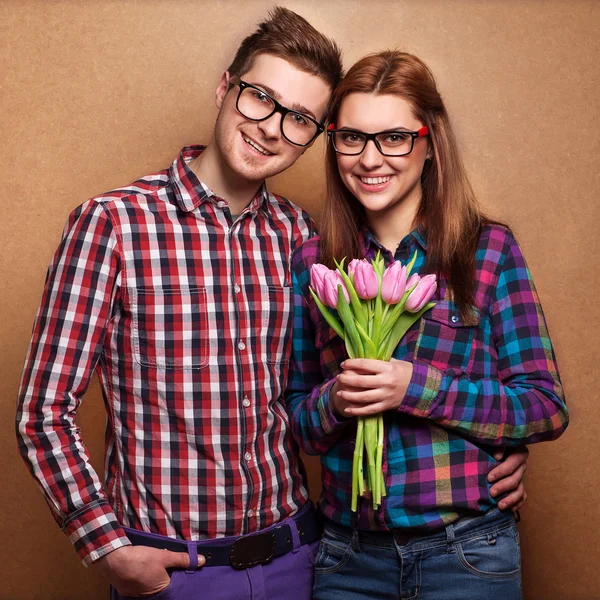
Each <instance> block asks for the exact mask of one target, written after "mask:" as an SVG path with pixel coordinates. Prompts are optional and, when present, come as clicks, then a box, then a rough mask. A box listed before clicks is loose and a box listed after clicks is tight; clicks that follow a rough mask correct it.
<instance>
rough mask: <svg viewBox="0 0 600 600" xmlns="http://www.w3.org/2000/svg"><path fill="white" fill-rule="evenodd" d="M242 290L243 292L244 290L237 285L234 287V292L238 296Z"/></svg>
mask: <svg viewBox="0 0 600 600" xmlns="http://www.w3.org/2000/svg"><path fill="white" fill-rule="evenodd" d="M241 290H242V288H241V287H240V286H239V285H238V284H237V283H236V284H235V285H234V286H233V291H234V292H235V293H236V294H239V293H240V291H241Z"/></svg>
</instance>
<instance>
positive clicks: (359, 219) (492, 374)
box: [287, 52, 568, 600]
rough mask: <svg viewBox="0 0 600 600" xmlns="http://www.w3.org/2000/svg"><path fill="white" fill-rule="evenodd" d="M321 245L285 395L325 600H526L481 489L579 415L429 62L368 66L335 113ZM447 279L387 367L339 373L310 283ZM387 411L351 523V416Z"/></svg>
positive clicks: (401, 56) (310, 255)
mask: <svg viewBox="0 0 600 600" xmlns="http://www.w3.org/2000/svg"><path fill="white" fill-rule="evenodd" d="M332 102H333V105H332V106H333V109H332V116H331V123H332V124H331V126H330V129H329V136H330V144H329V146H328V149H327V153H328V156H327V180H328V188H329V189H328V198H327V205H326V208H325V214H324V222H323V226H322V229H321V231H322V234H321V237H320V238H314V239H313V240H310V241H309V242H307V243H305V244H304V245H303V246H302V247H301V248H300V249H299V250H298V251H297V253H296V255H295V257H294V260H293V278H294V294H295V321H294V340H293V360H292V363H291V368H290V382H289V388H288V393H287V402H288V408H289V414H290V418H291V422H292V428H293V431H294V435H295V437H296V439H297V441H298V443H299V444H300V446H301V448H302V449H303V450H304V451H305V452H307V453H309V454H320V455H321V456H322V458H321V463H322V470H323V492H322V496H321V501H320V506H321V510H322V512H323V514H324V516H325V534H324V538H323V541H322V543H321V547H320V550H319V554H318V556H317V559H316V566H315V567H316V568H315V589H314V597H315V598H316V599H317V600H328V599H330V598H344V599H345V600H353V599H358V598H369V599H373V598H417V597H418V598H419V600H465V599H467V598H468V599H471V600H477V599H485V600H494V599H498V600H513V599H518V598H521V578H520V553H519V542H518V533H517V530H516V527H515V518H514V516H513V513H512V512H507V511H505V510H501V509H502V508H504V507H503V504H502V502H499V500H501V498H498V497H494V494H493V492H492V491H491V490H493V487H492V486H491V485H490V484H489V482H488V479H487V478H488V473H489V472H490V470H491V469H492V468H493V467H494V466H495V465H496V464H497V461H496V459H495V458H494V456H495V455H496V456H497V454H496V452H497V451H498V449H500V448H502V449H510V448H515V447H518V446H519V445H521V444H529V443H533V442H540V441H543V440H550V439H554V438H556V437H558V436H559V435H560V434H561V433H562V432H563V431H564V429H565V427H566V426H567V422H568V417H567V409H566V407H565V403H564V398H563V392H562V387H561V383H560V379H559V375H558V371H557V366H556V362H555V359H554V353H553V350H552V345H551V342H550V338H549V337H548V331H547V329H546V324H545V321H544V317H543V314H542V309H541V306H540V303H539V300H538V297H537V294H536V291H535V288H534V285H533V282H532V280H531V276H530V273H529V271H528V269H527V266H526V264H525V261H524V259H523V256H522V254H521V251H520V249H519V246H518V245H517V242H516V241H515V239H514V237H513V235H512V233H511V231H510V230H509V229H508V228H507V227H506V226H504V225H501V224H498V223H494V222H491V221H490V220H488V219H486V218H485V217H484V215H483V214H482V213H481V211H480V209H479V207H478V206H477V203H476V200H475V197H474V194H473V191H472V189H471V186H470V184H469V182H468V179H467V176H466V173H465V169H464V167H463V164H462V161H461V157H460V154H459V152H458V148H457V144H456V139H455V136H454V133H453V131H452V127H451V125H450V121H449V118H448V114H447V112H446V109H445V107H444V104H443V102H442V99H441V97H440V94H439V93H438V91H437V88H436V85H435V81H434V78H433V76H432V74H431V72H430V71H429V69H428V68H427V66H426V65H425V64H424V63H423V62H422V61H420V60H419V59H418V58H416V57H414V56H412V55H410V54H406V53H402V52H383V53H381V54H377V55H371V56H367V57H365V58H363V59H362V60H360V61H359V62H358V63H356V64H355V65H354V66H353V67H352V68H351V69H350V71H349V72H348V74H347V76H346V77H345V79H344V81H343V82H342V84H341V85H340V86H339V87H338V88H337V91H336V92H335V94H334V97H333V101H332ZM377 252H381V253H382V255H383V257H384V258H385V260H386V263H387V264H391V263H392V261H395V260H400V261H402V262H408V261H409V260H410V258H411V257H412V256H413V254H414V253H415V252H416V253H417V261H416V264H415V269H416V271H417V272H418V273H419V274H420V275H424V274H426V273H436V274H437V276H438V289H437V292H436V295H435V296H434V298H433V300H434V301H435V302H436V304H435V306H434V307H433V309H431V310H430V311H429V312H426V313H425V314H424V315H423V317H422V318H421V319H420V320H419V321H418V322H417V323H416V324H415V325H414V326H413V327H412V328H411V329H410V330H409V331H408V333H407V335H406V336H405V338H404V339H403V340H402V341H401V342H400V344H399V346H398V348H397V349H396V351H395V354H394V359H393V360H392V361H391V362H383V361H376V360H367V359H354V360H350V359H346V358H345V357H346V354H345V350H344V345H343V341H342V340H341V339H340V338H339V337H337V335H336V334H335V333H334V332H333V330H332V329H331V328H330V327H329V326H328V324H327V323H326V322H325V321H324V319H323V318H322V317H321V315H320V313H319V311H318V309H317V307H316V306H315V303H314V302H313V300H312V298H311V296H310V294H309V291H308V286H309V284H310V268H311V266H312V265H313V264H315V263H317V262H320V263H324V264H326V265H328V266H330V267H332V268H333V259H334V258H336V259H341V258H343V257H346V264H348V262H349V261H350V260H351V259H353V258H367V259H371V258H374V257H375V255H376V253H377ZM377 413H383V415H384V423H385V449H384V476H385V484H386V492H387V496H386V497H384V499H383V504H382V506H381V507H380V508H379V509H378V510H376V511H375V510H373V508H372V503H371V502H369V501H368V500H365V499H363V500H362V501H361V502H359V505H358V510H357V512H356V513H353V512H352V511H351V492H352V474H351V469H352V454H353V445H354V439H355V435H356V417H358V416H365V415H371V414H377Z"/></svg>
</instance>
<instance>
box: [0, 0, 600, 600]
mask: <svg viewBox="0 0 600 600" xmlns="http://www.w3.org/2000/svg"><path fill="white" fill-rule="evenodd" d="M282 4H283V5H285V6H288V7H290V8H292V9H294V10H297V12H299V13H300V14H302V15H303V16H304V17H306V18H307V19H308V20H309V21H310V22H311V23H312V24H313V25H315V26H316V27H317V28H318V29H321V30H322V31H324V32H326V33H328V34H329V35H331V36H333V37H334V38H335V39H336V40H337V41H338V43H340V44H341V46H342V47H343V49H344V51H345V64H346V65H347V66H349V65H350V64H351V63H352V62H354V61H355V60H356V59H357V58H359V57H360V56H362V55H364V54H366V53H368V52H371V51H376V50H379V49H383V48H386V47H399V48H401V49H405V50H408V51H411V52H414V53H415V54H417V55H418V56H420V57H421V58H423V59H424V60H425V61H426V62H427V63H428V64H429V65H430V67H431V68H432V70H433V72H434V74H435V75H436V77H437V80H438V84H439V88H440V89H441V91H442V94H443V96H444V97H445V99H446V102H447V105H448V107H449V110H450V113H451V115H452V117H453V120H454V124H455V127H456V129H457V131H458V134H459V139H460V142H461V145H462V148H463V151H464V156H465V160H466V163H467V167H468V170H469V173H470V175H471V177H472V182H473V185H474V187H475V190H476V192H477V193H478V195H479V197H480V199H481V202H482V203H483V205H484V206H485V208H486V210H487V211H488V212H489V213H490V214H491V215H492V216H494V217H496V218H498V219H500V220H503V221H507V222H509V223H510V224H511V225H512V226H513V229H514V231H515V233H516V235H517V237H518V239H519V241H520V243H521V246H522V248H523V251H524V253H525V256H526V257H527V260H528V262H529V266H530V268H531V270H532V272H533V276H534V279H535V282H536V285H537V287H538V291H539V293H540V296H541V299H542V302H543V306H544V310H545V313H546V317H547V320H548V323H549V327H550V331H551V335H552V339H553V342H554V345H555V349H556V352H557V356H558V359H559V364H560V368H561V375H562V378H563V382H564V384H565V388H566V392H567V400H568V403H569V407H570V410H571V425H570V428H569V429H568V430H567V433H566V434H565V436H564V437H563V438H562V439H561V440H559V441H558V442H556V443H553V444H543V445H541V446H537V447H532V448H531V457H530V461H529V471H528V476H527V491H528V494H529V502H528V503H527V506H526V508H525V509H524V510H523V511H522V516H523V521H522V523H521V526H520V532H521V540H522V553H523V569H524V589H525V597H526V599H527V600H554V599H559V598H560V599H568V600H576V599H581V600H594V599H600V575H599V574H598V561H599V554H600V553H599V548H598V546H599V542H598V540H599V539H600V526H599V524H598V518H597V516H596V512H597V511H596V510H595V506H596V499H597V498H598V494H599V492H600V481H599V478H598V462H599V461H598V459H599V458H600V444H598V436H597V432H596V429H597V422H598V420H599V417H600V410H599V408H598V401H597V396H598V389H599V388H600V376H599V374H598V369H597V366H596V365H597V360H594V358H595V356H597V354H598V351H599V349H600V348H599V343H598V334H599V327H598V325H599V320H600V317H599V314H600V313H599V311H598V308H597V306H596V305H595V303H594V300H595V299H596V298H597V296H598V291H599V286H598V274H599V273H598V272H599V269H598V265H599V264H600V260H599V258H600V256H599V254H600V252H599V250H600V248H599V246H600V238H599V236H598V234H597V224H598V221H599V217H600V214H599V212H600V211H599V209H598V199H599V192H600V176H599V174H600V168H599V161H598V155H599V153H600V134H599V123H600V109H599V103H598V92H599V83H600V67H599V65H600V43H599V36H598V31H599V29H600V4H599V3H598V2H592V1H584V0H573V1H566V0H564V1H559V0H550V1H541V0H526V1H523V2H517V1H516V0H503V1H500V0H498V1H495V2H494V1H491V0H490V1H476V0H470V1H469V0H455V1H453V2H444V1H443V0H422V1H421V2H411V1H409V0H394V1H392V0H389V1H385V0H371V1H370V2H358V1H356V0H346V1H342V0H330V1H327V2H319V1H317V0H302V1H299V0H298V1H297V0H292V1H285V2H282ZM271 5H272V3H271V2H270V1H268V0H254V1H252V2H242V1H237V0H220V1H216V0H213V1H210V2H209V1H208V0H195V1H191V0H147V1H144V2H141V1H128V2H117V1H114V0H113V1H110V0H106V1H100V0H97V1H92V0H88V1H86V2H77V1H75V0H71V1H54V0H50V1H42V0H36V1H34V0H27V1H3V2H1V3H0V73H1V77H0V90H1V93H0V135H1V137H0V139H1V140H2V141H1V144H0V164H2V166H3V170H2V185H0V209H1V213H0V214H1V217H0V239H1V240H2V246H3V250H4V251H3V252H2V254H1V255H0V281H1V285H2V288H1V289H2V294H0V315H1V326H2V334H1V336H0V373H1V377H0V392H1V397H2V402H1V403H0V411H1V412H0V422H1V423H2V424H3V425H2V431H1V433H0V445H1V446H0V455H1V456H2V460H1V461H0V465H1V466H0V476H1V482H0V485H1V488H0V489H1V491H0V495H1V496H0V497H1V498H2V509H3V510H2V513H3V519H2V520H3V527H2V534H3V535H2V538H3V541H2V544H1V545H0V553H1V560H0V581H1V582H2V583H1V584H0V598H7V599H11V600H18V599H32V598H43V599H46V600H51V599H57V600H58V599H61V600H64V599H81V598H85V599H88V600H94V599H96V598H98V599H100V598H107V592H108V588H107V586H106V584H105V583H104V582H103V580H101V579H100V578H99V576H98V575H97V574H96V573H95V572H94V570H93V569H88V570H86V569H84V568H83V567H82V566H81V565H80V564H79V561H78V559H77V557H76V555H75V553H74V551H73V550H72V548H71V545H70V542H69V541H68V539H67V538H66V537H65V536H64V535H63V534H62V533H61V532H60V530H59V529H58V528H57V527H56V525H55V524H54V522H53V520H52V518H51V516H50V513H49V511H48V509H47V508H46V506H45V503H44V501H43V499H42V498H41V495H40V493H39V492H38V490H37V487H36V486H35V484H34V483H33V481H32V480H31V478H30V477H29V475H28V474H27V472H26V470H25V467H24V465H23V463H22V461H21V459H20V458H19V457H18V453H17V451H16V442H15V437H14V433H13V432H14V425H13V423H14V407H15V397H16V392H17V387H18V383H19V377H20V372H21V369H22V364H23V358H24V356H25V352H26V348H27V344H28V341H29V336H30V332H31V326H32V323H33V318H34V315H35V312H36V309H37V306H38V302H39V298H40V295H41V289H42V286H43V281H44V276H45V272H46V268H47V265H48V262H49V261H50V258H51V256H52V254H53V252H54V249H55V247H56V245H57V243H58V241H59V239H60V234H61V231H62V227H63V225H64V222H65V220H66V217H67V215H68V213H69V212H70V211H71V210H72V209H73V208H74V207H75V206H76V205H78V204H80V203H81V202H83V201H84V200H85V199H86V198H88V197H90V196H93V195H95V194H98V193H101V192H103V191H105V190H108V189H111V188H113V187H116V186H119V185H123V184H126V183H129V182H130V181H133V180H134V179H136V178H137V177H139V176H141V175H143V174H145V173H150V172H153V171H155V170H157V169H160V168H163V167H165V166H166V165H168V164H169V163H170V162H171V161H172V159H173V158H174V156H175V155H176V153H177V152H178V150H179V149H180V148H181V147H182V146H184V145H185V144H188V143H196V142H200V141H206V140H208V138H209V135H210V133H211V130H212V125H213V122H214V118H215V107H214V88H215V87H216V84H217V82H218V78H219V76H220V74H221V72H222V71H223V70H224V69H225V68H226V67H227V66H228V64H229V61H230V59H231V58H232V57H233V54H234V51H235V49H236V48H237V45H238V43H239V42H240V41H241V39H242V38H243V37H244V36H245V35H247V33H249V32H250V31H251V30H252V29H253V28H254V25H255V23H256V22H257V21H258V20H260V19H261V18H262V17H263V16H264V15H265V13H266V11H267V9H268V8H269V7H270V6H271ZM322 156H323V143H322V140H321V141H319V142H318V143H317V144H316V146H315V148H313V149H312V150H311V151H310V152H308V153H307V154H306V155H305V156H304V157H302V158H301V160H300V161H299V162H298V164H297V165H296V166H295V167H294V168H293V169H292V170H291V171H290V172H288V173H286V174H284V175H282V176H279V177H277V178H276V179H275V180H274V181H273V182H272V184H271V188H272V189H273V190H275V191H277V192H280V193H282V194H284V195H285V196H289V197H290V198H291V199H293V200H294V201H295V202H297V203H299V204H301V205H302V206H304V207H305V208H307V209H308V210H309V211H310V212H311V214H313V215H314V216H315V217H316V218H317V219H318V217H319V209H320V204H321V201H322V198H323V190H324V181H323V174H322V169H321V164H322ZM104 421H105V418H104V409H103V405H102V400H101V396H100V394H99V390H98V387H97V385H96V384H94V385H93V386H92V389H90V391H89V392H88V394H87V396H86V399H85V401H84V403H83V405H82V410H81V411H80V415H79V422H80V424H81V427H82V429H83V432H84V433H83V435H84V440H85V441H86V444H87V446H88V448H89V450H90V453H91V455H92V462H93V463H94V464H95V465H96V467H97V469H98V470H99V471H101V470H102V453H103V429H104ZM309 471H310V477H311V484H312V485H311V487H312V492H313V496H315V497H316V496H317V495H318V488H319V483H318V480H319V473H318V467H317V465H316V463H315V462H314V461H310V462H309Z"/></svg>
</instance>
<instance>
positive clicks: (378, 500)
mask: <svg viewBox="0 0 600 600" xmlns="http://www.w3.org/2000/svg"><path fill="white" fill-rule="evenodd" d="M383 431H384V430H383V415H382V414H378V415H377V456H376V460H375V469H376V473H378V474H379V477H378V478H377V485H376V490H377V494H376V495H375V496H373V505H375V504H377V506H379V505H380V504H381V496H382V495H383V493H384V492H383V488H384V487H385V485H383V471H382V467H383ZM374 508H377V507H375V506H374Z"/></svg>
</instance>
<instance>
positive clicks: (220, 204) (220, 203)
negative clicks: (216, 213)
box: [217, 200, 227, 208]
mask: <svg viewBox="0 0 600 600" xmlns="http://www.w3.org/2000/svg"><path fill="white" fill-rule="evenodd" d="M217 206H218V207H219V208H225V207H226V206H227V202H223V201H222V200H221V202H217Z"/></svg>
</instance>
